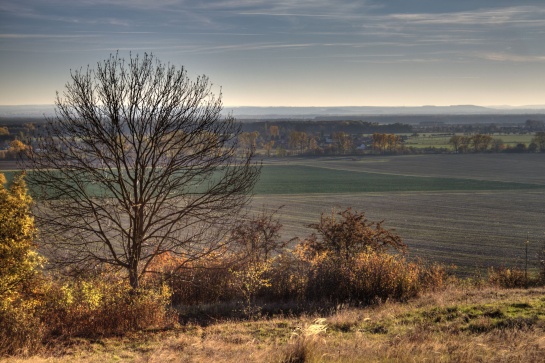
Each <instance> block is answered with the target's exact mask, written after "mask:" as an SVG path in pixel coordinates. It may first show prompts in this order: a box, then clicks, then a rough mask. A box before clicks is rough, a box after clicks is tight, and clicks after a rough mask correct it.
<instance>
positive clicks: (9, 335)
mask: <svg viewBox="0 0 545 363" xmlns="http://www.w3.org/2000/svg"><path fill="white" fill-rule="evenodd" d="M39 304H40V301H39V300H38V299H35V298H29V297H28V296H11V297H10V298H9V300H8V299H4V300H1V301H0V357H1V356H6V355H29V354H33V353H36V352H37V351H38V349H39V347H40V346H41V342H42V339H43V337H44V333H45V326H44V324H43V323H42V321H41V319H40V314H39Z"/></svg>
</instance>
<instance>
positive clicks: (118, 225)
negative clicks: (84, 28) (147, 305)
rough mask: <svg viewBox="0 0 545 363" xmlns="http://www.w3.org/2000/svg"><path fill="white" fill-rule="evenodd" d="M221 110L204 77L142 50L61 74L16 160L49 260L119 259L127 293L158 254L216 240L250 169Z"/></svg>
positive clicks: (212, 245)
mask: <svg viewBox="0 0 545 363" xmlns="http://www.w3.org/2000/svg"><path fill="white" fill-rule="evenodd" d="M221 111H222V101H221V93H220V94H219V95H217V96H216V95H214V93H213V92H212V89H211V84H210V82H209V80H208V78H207V77H206V76H201V77H198V78H197V79H196V80H195V81H191V80H190V79H189V78H188V76H187V73H186V71H185V69H184V68H183V67H182V68H181V69H176V68H175V67H174V66H172V65H170V64H164V63H161V62H160V61H158V60H157V59H155V58H154V57H153V56H152V55H148V54H145V55H144V56H143V57H139V56H131V57H130V59H129V60H128V61H125V60H124V59H122V58H120V57H119V56H118V55H111V56H110V57H109V59H107V60H104V61H102V62H99V63H98V64H97V67H96V70H93V69H90V68H89V67H88V68H87V69H86V70H82V69H80V70H79V71H75V72H71V79H70V81H69V82H68V83H67V84H66V89H65V91H64V93H63V94H62V96H61V95H59V93H57V98H56V117H55V118H54V119H51V120H49V122H48V125H47V127H46V128H45V131H44V133H43V134H42V135H40V136H39V137H37V138H36V139H35V140H34V145H33V146H34V148H33V149H32V150H31V152H30V153H29V159H28V161H26V162H25V166H26V168H27V169H30V170H31V172H29V173H28V174H29V177H28V182H29V184H30V185H31V186H32V187H33V190H34V191H35V193H36V199H37V201H38V203H37V210H36V216H37V222H38V224H39V226H40V230H41V240H42V241H43V243H44V244H46V246H47V247H49V248H50V252H49V253H50V254H51V255H52V256H53V258H54V261H56V262H57V263H61V264H71V265H76V266H79V267H82V266H89V265H93V264H96V263H97V262H98V263H105V264H110V265H114V266H117V267H119V268H122V269H125V270H126V271H127V273H128V276H129V281H130V284H131V286H132V287H133V289H136V288H138V286H139V279H140V277H141V276H142V274H144V273H146V272H147V270H148V267H149V264H150V262H151V261H152V260H153V259H154V258H155V257H157V256H160V255H162V254H164V253H167V252H168V253H173V254H176V255H178V256H183V259H184V260H185V261H192V260H195V259H198V258H201V257H203V256H205V255H207V254H209V253H211V252H212V251H215V250H217V249H218V248H221V246H222V245H223V244H224V243H225V242H224V241H226V239H225V238H223V237H224V236H225V233H227V231H228V230H229V229H230V228H231V227H232V225H233V223H234V222H235V221H236V220H237V216H238V215H239V213H241V211H242V209H243V207H244V206H245V205H246V204H247V202H248V201H249V198H250V197H251V191H252V188H253V186H254V184H255V182H256V181H257V178H258V176H259V171H260V167H259V165H257V164H256V163H254V162H253V161H252V157H253V152H254V151H253V150H252V149H248V150H246V152H245V153H243V154H241V153H240V152H239V149H238V135H239V134H240V126H239V124H238V123H236V121H235V120H234V119H233V117H232V116H227V117H222V115H221ZM237 151H238V152H237ZM241 155H243V156H241Z"/></svg>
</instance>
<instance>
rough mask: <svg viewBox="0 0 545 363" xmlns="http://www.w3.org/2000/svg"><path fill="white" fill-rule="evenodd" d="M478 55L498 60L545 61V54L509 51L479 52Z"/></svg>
mask: <svg viewBox="0 0 545 363" xmlns="http://www.w3.org/2000/svg"><path fill="white" fill-rule="evenodd" d="M477 57H479V58H482V59H486V60H490V61H497V62H515V63H535V62H537V63H543V62H545V55H520V54H509V53H479V54H477Z"/></svg>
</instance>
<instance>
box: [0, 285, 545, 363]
mask: <svg viewBox="0 0 545 363" xmlns="http://www.w3.org/2000/svg"><path fill="white" fill-rule="evenodd" d="M317 319H318V320H317ZM543 356H545V288H533V289H528V290H524V289H509V290H506V289H499V288H494V287H486V288H483V287H482V286H481V287H479V288H475V287H464V286H451V287H449V288H448V289H446V290H444V291H441V292H434V293H428V294H425V295H423V296H421V297H419V298H417V299H413V300H411V301H409V302H408V303H389V302H386V303H384V304H381V305H378V306H374V307H369V308H360V309H355V308H350V309H343V308H342V307H339V309H338V310H337V311H333V312H332V313H331V314H327V315H324V316H302V317H276V318H271V319H266V320H265V319H263V320H257V321H239V322H234V321H224V322H218V323H215V324H212V325H209V326H206V327H202V326H198V325H191V324H189V325H185V326H183V327H182V328H179V329H176V330H170V331H165V332H140V333H133V334H130V335H127V336H125V337H122V338H108V339H103V340H83V339H79V340H73V341H71V342H70V344H66V343H65V344H64V345H63V346H51V347H49V348H48V349H46V350H44V351H43V352H42V354H40V355H39V356H34V357H31V358H28V359H17V358H11V359H7V360H6V362H10V363H12V362H73V361H80V362H100V363H105V362H120V361H131V362H161V363H163V362H237V363H238V362H248V361H254V362H415V361H416V362H420V361H432V362H490V361H494V362H542V361H543Z"/></svg>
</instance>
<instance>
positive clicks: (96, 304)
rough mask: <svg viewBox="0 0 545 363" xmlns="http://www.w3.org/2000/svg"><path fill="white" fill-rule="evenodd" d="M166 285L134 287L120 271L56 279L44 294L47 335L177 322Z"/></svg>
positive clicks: (127, 329)
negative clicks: (170, 305)
mask: <svg viewBox="0 0 545 363" xmlns="http://www.w3.org/2000/svg"><path fill="white" fill-rule="evenodd" d="M170 296H171V292H170V290H169V288H168V287H167V286H166V285H164V286H160V287H142V288H140V289H139V290H137V291H133V290H132V288H131V287H130V285H129V283H128V281H127V279H126V278H123V277H122V276H121V275H120V274H119V273H115V272H112V271H105V272H101V273H99V274H97V275H96V276H92V277H85V278H77V279H70V280H64V281H54V282H52V283H51V286H50V289H49V291H48V293H47V295H46V296H44V298H43V299H44V302H43V307H42V311H41V319H42V321H43V322H44V324H45V325H46V326H47V327H48V331H47V335H48V336H47V338H48V339H53V338H66V337H75V336H77V337H96V336H109V335H119V334H124V333H127V332H130V331H136V330H142V329H150V328H164V327H166V326H171V325H173V324H175V323H176V322H177V316H176V314H175V313H174V312H173V311H172V310H171V309H169V304H170Z"/></svg>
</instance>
